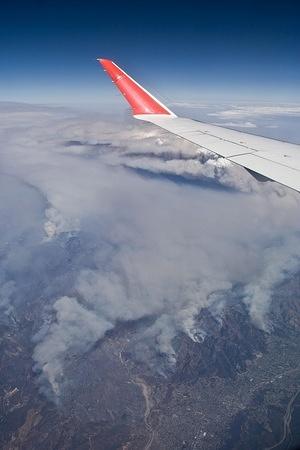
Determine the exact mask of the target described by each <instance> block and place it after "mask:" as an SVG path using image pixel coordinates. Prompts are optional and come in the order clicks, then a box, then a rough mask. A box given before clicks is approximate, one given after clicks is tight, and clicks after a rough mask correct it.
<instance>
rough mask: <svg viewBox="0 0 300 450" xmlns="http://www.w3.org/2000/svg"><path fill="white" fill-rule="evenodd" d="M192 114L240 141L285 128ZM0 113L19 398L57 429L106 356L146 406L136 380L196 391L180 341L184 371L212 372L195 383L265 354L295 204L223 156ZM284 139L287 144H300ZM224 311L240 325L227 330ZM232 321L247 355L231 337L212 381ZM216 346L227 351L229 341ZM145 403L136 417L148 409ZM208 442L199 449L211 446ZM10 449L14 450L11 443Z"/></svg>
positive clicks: (289, 259) (119, 128)
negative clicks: (228, 362) (23, 387)
mask: <svg viewBox="0 0 300 450" xmlns="http://www.w3.org/2000/svg"><path fill="white" fill-rule="evenodd" d="M194 106H195V105H193V108H192V110H191V109H187V108H190V106H187V105H186V106H184V105H181V108H186V113H187V114H189V113H191V111H193V115H194V117H196V118H197V117H198V118H202V119H203V118H204V119H206V120H210V121H212V122H218V123H225V124H226V123H227V124H228V123H229V124H230V126H232V127H236V128H237V129H238V128H239V129H244V127H246V128H250V125H249V124H250V123H251V131H252V130H253V132H260V133H261V134H265V135H269V136H272V137H281V138H285V136H286V134H287V132H288V131H289V130H290V129H291V127H292V125H291V124H293V121H294V120H295V119H297V120H299V115H300V112H299V111H300V108H299V106H298V105H295V104H294V105H281V106H280V107H278V106H276V107H273V106H271V105H269V106H268V107H266V106H265V105H255V106H254V105H245V104H244V105H228V104H227V105H226V104H225V105H211V104H210V105H202V106H201V108H198V109H197V108H195V107H194ZM0 114H1V152H0V161H1V190H0V192H1V203H0V204H1V206H0V208H1V214H0V218H1V219H0V229H1V236H2V239H1V242H2V244H1V287H0V292H1V309H2V312H3V316H2V323H3V327H4V329H5V327H8V329H11V330H14V331H13V333H14V334H13V335H14V336H15V337H14V339H18V337H17V336H19V335H20V336H23V337H22V341H23V342H27V344H26V345H27V350H26V352H25V350H24V354H26V355H27V358H29V359H28V361H29V362H28V364H29V366H28V367H29V373H31V374H32V372H31V370H32V369H31V368H30V361H31V367H32V368H33V370H34V373H35V374H36V375H35V377H34V378H32V379H31V381H30V383H31V384H30V386H31V387H30V389H33V388H37V389H38V390H39V392H40V393H41V395H42V397H41V399H44V400H43V402H45V404H49V405H51V404H53V403H54V404H55V405H57V406H56V407H55V408H58V409H57V411H61V414H63V416H64V414H66V412H64V411H65V409H64V408H66V405H68V404H69V402H70V401H71V402H73V400H71V399H72V398H76V395H77V394H76V392H77V393H78V395H83V404H85V403H86V407H87V408H88V404H89V403H88V400H87V397H85V396H86V395H87V393H84V392H83V393H82V392H81V385H82V383H83V380H84V383H89V382H90V383H91V385H93V384H94V383H96V384H95V386H98V387H97V389H100V392H101V389H102V388H101V386H102V387H103V386H105V385H106V383H107V382H108V381H109V377H108V378H107V376H108V375H105V374H106V371H107V369H106V368H105V365H106V364H108V361H109V360H110V356H108V355H106V356H105V357H104V355H102V356H101V358H102V359H101V361H102V365H103V367H102V369H101V366H100V367H98V369H97V371H98V372H97V373H98V375H97V376H99V377H100V380H102V381H100V380H99V381H98V382H96V380H95V379H94V375H92V372H91V374H90V375H89V376H87V375H83V374H84V372H82V374H81V370H82V369H83V368H84V367H85V366H86V364H90V363H88V362H87V361H88V358H89V357H90V356H89V355H93V354H95V355H96V354H97V352H99V351H100V352H102V351H104V352H106V350H105V348H106V347H105V346H106V345H112V346H113V347H112V348H114V350H113V351H112V355H113V354H116V357H117V360H118V361H119V356H120V358H121V359H120V361H119V363H120V362H121V363H122V364H126V366H127V367H128V370H129V372H128V373H129V374H130V373H131V372H130V370H133V372H132V374H133V373H135V372H134V371H135V370H137V369H134V368H133V367H134V366H131V365H132V364H137V366H136V367H139V364H141V365H142V366H141V367H140V369H138V375H136V377H137V378H133V381H134V383H136V389H139V388H140V387H141V386H142V385H141V383H145V386H144V387H143V392H144V394H145V395H148V394H149V395H150V391H152V390H153V389H154V386H155V384H153V385H151V382H150V384H149V385H147V382H149V380H151V377H153V380H156V381H155V383H158V384H157V385H156V389H157V388H158V386H159V385H160V383H164V381H163V380H171V379H173V380H175V379H177V380H179V379H181V380H182V382H183V383H185V381H184V380H187V379H191V377H195V376H196V373H198V374H199V375H197V376H196V378H197V379H198V376H200V378H199V380H200V381H201V380H202V378H201V375H200V374H201V370H202V369H200V366H199V368H198V369H197V370H196V369H193V368H192V367H191V368H189V369H185V371H183V366H182V364H183V363H182V361H181V360H182V358H186V356H184V355H185V351H187V350H185V351H183V349H182V345H183V344H182V343H184V342H186V344H184V345H186V346H187V347H186V348H187V349H188V348H191V349H192V348H193V349H194V350H193V352H196V351H197V352H200V353H199V355H201V358H200V361H199V364H208V365H209V366H210V365H211V364H212V361H213V360H215V363H214V364H212V368H211V369H205V370H204V374H205V373H207V375H209V373H210V370H213V372H212V373H218V374H219V375H218V376H220V377H221V378H220V379H222V377H223V376H229V373H231V370H233V374H234V372H235V371H236V370H239V369H237V367H243V365H244V358H245V357H246V355H247V357H246V358H247V359H251V358H255V354H258V353H259V352H260V351H263V345H265V344H263V343H262V342H263V340H262V339H271V342H273V341H272V339H275V337H274V338H272V336H273V335H274V336H276V335H277V334H276V333H277V332H276V329H277V328H276V327H278V322H277V319H276V317H277V316H276V314H277V313H276V308H275V309H274V307H272V302H273V297H274V294H275V292H276V291H277V289H278V287H280V286H282V285H283V283H286V282H291V280H293V279H294V277H297V274H298V271H299V264H300V254H299V244H300V242H299V239H300V238H299V219H300V209H299V201H300V200H299V195H298V194H297V193H296V192H293V191H291V190H289V189H287V188H284V187H282V186H279V185H278V184H276V183H271V182H267V183H258V182H257V181H256V180H255V179H254V178H252V177H251V176H250V175H249V174H247V173H246V172H245V171H244V170H243V169H241V168H239V167H237V166H234V165H231V164H229V163H228V162H226V161H225V160H223V159H222V158H217V157H216V156H215V155H212V154H209V153H207V152H206V151H203V150H201V149H197V148H196V147H195V146H193V145H190V144H187V143H185V142H184V141H182V140H180V139H177V138H175V137H172V136H170V135H168V134H167V133H164V132H162V131H161V130H159V129H155V128H152V127H151V126H149V125H147V124H141V123H139V122H135V121H133V119H129V118H126V119H125V120H119V121H115V122H112V121H111V120H110V119H107V118H105V117H103V116H101V115H99V114H95V113H94V114H93V115H91V114H88V113H83V112H78V111H76V110H70V109H69V110H68V109H65V108H50V107H47V106H31V105H26V104H9V103H3V104H1V112H0ZM228 126H229V125H228ZM296 132H298V133H299V131H298V130H296ZM296 132H295V134H294V135H293V136H292V139H293V140H294V141H295V142H297V140H298V142H299V139H300V135H297V134H296ZM228 308H229V309H228ZM232 308H233V309H232ZM228 311H236V313H234V312H228ZM238 311H240V312H239V313H238V314H242V315H241V317H243V319H241V318H239V319H237V318H235V314H237V312H238ZM274 311H275V312H274ZM207 314H208V315H209V316H207ZM205 317H206V319H205ZM208 317H211V318H212V319H208ZM228 317H229V318H228ZM211 320H214V321H215V324H216V325H214V326H212V322H211ZM235 320H237V322H236V323H235V322H234V321H235ZM241 320H243V321H245V323H247V327H249V333H250V335H251V336H253V337H252V338H251V339H250V338H247V339H248V344H247V345H246V341H247V339H246V341H245V342H244V341H243V339H245V337H239V339H242V341H241V342H240V344H239V350H238V353H237V355H236V356H234V355H235V353H233V351H232V349H231V350H230V352H229V353H227V350H226V349H225V348H223V347H222V346H221V349H222V352H224V353H225V354H227V356H226V358H228V357H229V358H237V359H236V360H235V359H233V361H232V368H231V369H230V371H229V372H228V373H227V371H228V370H229V369H228V368H227V369H226V370H225V368H222V369H220V368H219V369H218V367H219V364H220V362H219V359H218V358H219V356H217V353H216V356H214V357H212V355H208V354H207V356H205V351H206V350H205V349H206V347H207V345H210V344H209V342H210V341H211V339H216V340H217V341H216V343H215V344H214V345H213V348H215V350H213V352H216V351H217V350H216V349H217V348H218V346H219V345H221V344H218V339H220V337H221V335H222V333H224V331H222V330H223V329H225V330H226V329H227V327H228V326H229V328H228V330H233V329H235V328H236V327H237V330H239V329H240V327H241V326H242V325H241V324H242V323H243V322H241ZM228 321H229V322H228ZM232 321H233V323H231V322H232ZM217 324H218V325H217ZM123 326H124V327H125V328H124V333H125V335H124V336H128V337H127V341H126V340H124V342H123V339H125V337H124V336H123V335H122V333H123V332H122V331H120V330H122V327H123ZM128 326H129V329H128V328H127V327H128ZM132 326H133V327H134V328H133V331H131V332H130V334H129V335H127V333H129V331H128V330H130V327H132ZM216 326H217V328H215V327H216ZM120 327H121V328H120ZM247 327H246V328H245V330H247V329H248V328H247ZM218 330H219V331H218ZM251 330H252V331H251ZM227 332H228V331H226V333H227ZM245 332H246V331H245ZM107 333H108V334H107ZM110 333H113V334H110ZM114 333H116V334H114ZM119 333H121V334H119ZM236 333H237V334H238V335H239V336H242V334H243V332H242V331H236ZM247 333H248V331H247ZM274 333H275V334H274ZM110 336H111V337H110ZM122 336H123V337H122ZM263 336H265V337H264V338H263ZM178 338H180V340H179V341H178ZM226 340H227V342H228V345H229V344H230V345H231V344H232V345H233V343H234V338H233V337H228V338H227V339H226ZM4 342H6V341H5V340H4ZM122 342H123V344H122ZM179 342H181V344H180V345H181V347H180V348H179V347H178V345H179ZM243 342H244V343H243ZM110 343H111V344H110ZM272 345H273V344H272ZM118 346H121V347H119V350H117V349H118ZM122 346H123V348H124V349H125V348H126V349H127V350H126V352H129V353H128V355H127V354H126V352H125V350H123V351H122ZM128 346H129V347H128ZM193 346H195V347H193ZM249 346H250V347H249ZM101 349H102V350H101ZM220 351H221V350H220ZM114 352H115V353H114ZM118 352H120V355H119V356H118V354H119V353H118ZM123 352H125V353H123ZM201 352H204V353H201ZM243 352H244V356H242V355H243ZM105 354H106V353H105ZM126 355H127V356H126ZM220 355H221V353H220ZM99 357H100V356H99ZM74 358H75V360H76V364H75V367H74V366H73V364H74V362H73V360H74ZM82 358H83V360H81V359H82ZM86 358H87V359H86ZM103 358H104V359H103ZM124 358H125V359H124ZM197 358H198V357H197V353H195V354H194V356H193V357H192V360H194V361H196V360H197ZM212 358H213V359H212ZM222 358H223V357H222ZM80 361H82V362H80ZM105 361H106V362H105ZM263 361H264V360H263ZM281 363H282V364H283V361H281ZM81 364H83V366H82V369H81V368H80V367H81ZM114 364H115V363H114ZM128 364H129V366H128ZM197 364H198V363H197ZM21 365H22V363H21ZM221 366H222V363H221ZM91 367H92V365H91ZM130 367H131V369H130ZM245 367H246V366H245ZM253 367H255V365H254V366H253ZM22 370H25V369H24V368H23V369H22ZM101 370H102V372H101ZM120 370H121V367H120V368H119V369H116V376H119V377H120V380H123V381H119V383H122V382H125V379H126V378H124V377H125V375H124V374H123V375H122V372H121V371H120ZM122 370H123V369H122ZM194 370H196V372H195V373H194ZM207 370H208V372H207ZM243 370H245V368H244V369H243ZM251 370H252V369H251ZM253 370H254V369H253ZM255 370H256V369H255ZM276 370H277V369H276ZM118 371H119V372H118ZM218 371H220V372H218ZM7 373H9V372H7ZM246 373H248V372H246ZM117 374H118V375H117ZM7 376H8V375H7ZM31 376H32V375H31ZM86 376H87V378H86ZM132 376H133V375H132ZM230 376H231V375H230ZM272 376H273V375H272ZM82 377H84V378H82ZM143 377H146V378H143ZM147 377H150V379H149V378H147ZM170 377H171V378H170ZM174 377H175V378H174ZM176 377H177V378H176ZM105 380H106V381H105ZM141 380H142V381H141ZM147 380H148V381H147ZM159 380H160V381H159ZM208 380H209V378H208ZM200 381H199V382H200ZM201 382H202V381H201ZM152 383H154V381H152ZM172 383H175V381H173V382H172ZM172 383H171V385H172ZM176 383H177V381H176ZM176 383H175V384H174V385H173V386H174V387H173V388H174V389H175V391H174V392H176V389H177V388H175V386H176ZM147 386H148V387H147ZM149 386H152V387H149ZM288 386H289V385H288ZM12 388H13V386H11V385H8V386H7V387H6V388H5V389H9V390H8V391H5V392H6V394H5V395H7V392H11V389H12ZM19 389H20V387H18V390H19ZM106 389H110V390H111V389H112V387H110V388H108V387H106ZM124 389H125V388H124ZM145 389H146V390H145ZM147 389H150V391H149V392H148V390H147ZM290 389H291V388H290ZM193 390H194V391H195V393H196V392H197V388H196V387H194V388H193ZM112 392H113V391H112ZM147 392H148V394H147ZM18 395H19V394H18ZM24 395H25V394H24ZM27 395H28V394H27ZM44 395H45V396H46V397H44ZM99 395H100V393H99ZM101 395H104V394H101ZM111 395H112V396H114V395H116V393H115V394H113V393H112V394H111ZM122 395H129V393H128V394H127V393H126V389H125V390H124V393H123V394H119V396H120V401H123V400H124V401H125V397H124V398H123V397H122ZM157 395H158V394H157ZM195 395H196V394H195ZM223 395H225V394H223ZM226 395H230V394H226ZM219 397H220V398H222V395H221V396H219ZM28 398H30V397H28ZM96 398H97V395H96ZM112 398H113V397H112ZM149 398H150V400H149V401H150V403H151V402H152V403H151V404H150V406H149V408H150V409H149V411H148V414H150V412H151V408H152V406H153V402H154V401H155V400H154V399H153V398H151V397H149ZM99 399H100V397H99ZM24 401H25V400H24V399H23V400H22V402H24ZM103 401H105V400H103ZM132 401H133V400H132ZM232 401H233V399H232ZM22 402H21V401H20V402H19V403H20V404H23V403H22ZM27 402H28V401H27ZM30 402H32V400H30V401H29V403H27V406H25V405H26V402H25V403H24V404H23V406H22V411H23V413H22V414H26V408H29V407H30V404H31V403H30ZM113 402H114V400H112V405H111V408H112V410H113V411H114V408H115V407H114V404H113ZM138 404H139V405H142V404H143V403H141V402H140V403H138ZM151 405H152V406H151ZM31 407H32V406H31ZM77 407H78V406H76V405H75V406H74V408H75V411H76V408H77ZM103 407H104V405H103ZM139 407H141V406H139ZM16 408H17V410H18V407H16ZM120 410H122V407H120ZM216 410H217V409H216ZM233 410H234V408H233V409H232V411H233ZM20 411H21V410H20ZM37 411H38V410H37ZM86 411H88V410H86ZM99 411H102V409H101V407H100V410H99ZM103 411H104V410H103ZM37 414H38V413H37ZM74 414H75V415H76V414H77V413H74ZM93 414H95V413H93ZM93 414H92V413H90V416H91V417H90V420H96V416H93ZM99 414H100V412H99ZM101 414H102V413H101ZM113 414H114V413H113ZM208 416H209V413H208V412H207V417H208ZM150 417H151V416H150ZM166 417H167V416H166ZM45 420H46V419H45ZM97 420H98V419H97ZM116 420H117V419H116ZM118 420H119V419H118ZM145 420H146V419H145ZM147 420H148V419H147ZM118 423H119V422H118ZM217 423H218V422H217V421H216V419H214V420H212V421H211V423H210V425H209V426H210V427H212V429H213V428H214V426H217ZM151 426H152V425H151ZM100 428H101V427H100ZM185 431H186V432H187V433H188V428H186V430H185ZM34 432H35V431H34V428H33V429H32V431H29V432H28V433H29V435H28V436H29V437H28V439H30V436H31V434H30V433H34ZM70 433H71V432H70ZM33 435H34V434H33ZM33 435H32V436H33ZM8 436H9V435H8ZM122 436H123V435H122V434H121V435H120V436H119V437H120V439H121V441H122V439H123V437H122ZM102 438H103V437H102ZM102 438H101V439H102ZM202 438H203V436H202ZM141 439H142V438H141ZM153 439H154V438H153ZM161 439H164V438H163V435H161ZM174 439H175V435H174ZM211 439H212V444H211V445H212V447H209V448H218V447H217V444H216V443H217V442H218V440H217V439H216V438H211ZM35 440H36V438H35ZM7 442H9V441H7ZM45 442H46V443H45V445H48V447H47V448H52V447H51V444H50V443H49V442H48V443H47V441H45ZM158 442H163V440H161V441H159V440H158V441H157V444H156V445H159V444H158ZM174 442H175V441H174ZM173 444H174V443H173ZM173 444H172V445H173ZM20 445H21V447H20V448H27V447H26V444H25V441H24V442H23V444H20ZM22 445H24V446H23V447H22ZM30 445H32V443H31V444H30ZM97 445H98V447H96V448H99V443H98V444H97ZM134 445H137V448H138V446H139V445H140V444H138V441H137V442H136V444H134V441H133V442H132V448H135V447H134ZM174 445H175V444H174ZM176 445H177V444H176ZM207 445H208V444H207ZM7 448H10V447H9V446H8V447H7ZM31 448H32V447H31ZM104 448H105V447H104ZM155 448H160V447H155ZM170 448H171V447H170ZM172 448H175V447H172ZM176 448H177V447H176ZM207 448H208V447H207Z"/></svg>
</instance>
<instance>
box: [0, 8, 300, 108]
mask: <svg viewBox="0 0 300 450" xmlns="http://www.w3.org/2000/svg"><path fill="white" fill-rule="evenodd" d="M299 16H300V2H298V1H280V2H276V1H263V0H261V1H260V2H258V1H247V0H246V1H239V2H232V1H201V0H199V1H198V2H193V1H183V0H182V1H180V2H179V1H172V2H169V1H161V2H157V1H147V2H136V1H125V0H123V1H117V0H115V1H111V0H110V1H103V2H102V1H95V2H93V1H88V0H87V1H83V0H81V1H49V0H46V1H34V2H33V1H26V0H23V1H22V2H21V1H19V0H17V1H10V2H6V3H2V5H1V16H0V56H1V71H0V99H3V100H15V101H18V100H20V101H32V102H54V103H62V104H63V103H68V102H74V103H79V104H80V103H89V102H95V103H97V102H101V101H102V102H103V103H104V102H109V101H112V102H118V101H119V100H116V97H117V94H115V92H114V91H113V89H112V86H111V85H110V84H109V82H108V80H107V79H106V78H105V76H104V74H102V73H101V71H100V68H99V67H98V65H97V62H96V57H99V56H100V57H106V58H110V59H113V60H115V61H116V62H117V63H118V64H119V65H120V66H121V67H123V68H124V69H125V70H126V71H128V73H129V74H131V75H132V76H133V77H134V78H136V79H137V80H138V81H139V82H140V83H141V84H144V85H145V86H146V87H147V88H148V89H149V90H151V89H152V90H154V94H157V92H158V93H160V94H162V97H163V98H165V99H169V101H170V100H173V101H180V102H184V101H197V102H199V101H201V100H203V101H209V100H212V101H217V100H221V101H223V100H229V101H230V100H249V99H253V100H255V101H257V100H272V101H282V102H284V101H299V100H300V89H299V82H300V26H299Z"/></svg>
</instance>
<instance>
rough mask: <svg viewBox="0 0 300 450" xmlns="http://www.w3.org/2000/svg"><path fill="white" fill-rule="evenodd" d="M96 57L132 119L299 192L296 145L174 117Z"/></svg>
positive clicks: (113, 66) (298, 147)
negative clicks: (155, 127) (128, 105)
mask: <svg viewBox="0 0 300 450" xmlns="http://www.w3.org/2000/svg"><path fill="white" fill-rule="evenodd" d="M98 61H99V62H100V64H101V65H102V66H103V68H104V70H105V71H106V72H107V74H108V75H109V76H110V78H111V79H112V81H113V83H115V85H116V86H117V88H118V89H119V90H120V92H121V94H122V95H123V96H124V97H125V99H126V100H127V101H128V103H129V104H130V106H131V108H132V112H133V116H134V117H135V118H136V119H140V120H144V121H146V122H151V123H153V124H154V125H157V126H159V127H161V128H163V129H164V130H167V131H169V132H170V133H173V134H175V135H177V136H180V137H181V138H183V139H186V140H187V141H190V142H192V143H194V144H196V145H197V146H199V147H202V148H205V149H207V150H210V151H211V152H214V153H216V154H218V155H220V156H222V157H224V158H226V159H228V160H229V161H231V162H233V163H235V164H238V165H240V166H243V167H244V168H245V169H247V170H248V171H250V173H253V174H254V175H255V174H256V175H257V174H258V176H259V175H260V176H262V178H267V179H270V180H273V181H277V182H278V183H280V184H283V185H285V186H288V187H290V188H292V189H295V190H296V191H298V192H300V145H297V144H290V143H288V142H282V141H279V140H274V139H269V138H265V137H261V136H255V135H252V134H248V133H243V132H240V131H234V130H231V129H228V128H223V127H219V126H215V125H211V124H208V123H205V122H199V121H197V120H192V119H187V118H184V117H177V116H176V115H175V114H174V113H173V112H172V111H170V110H169V109H168V108H167V107H166V106H165V105H163V104H162V103H161V102H160V101H159V100H158V99H156V98H155V97H154V96H153V95H151V94H150V93H149V92H148V91H147V90H146V89H144V88H143V87H142V86H141V85H139V84H138V83H137V82H136V81H134V80H133V79H132V78H131V77H130V76H129V75H128V74H126V73H125V72H124V71H123V70H122V69H120V67H118V66H117V65H116V64H115V63H114V62H113V61H110V60H108V59H98ZM258 179H259V177H258Z"/></svg>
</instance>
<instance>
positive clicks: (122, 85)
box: [98, 59, 174, 116]
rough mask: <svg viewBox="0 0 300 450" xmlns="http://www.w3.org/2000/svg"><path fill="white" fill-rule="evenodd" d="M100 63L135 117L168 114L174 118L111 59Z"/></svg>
mask: <svg viewBox="0 0 300 450" xmlns="http://www.w3.org/2000/svg"><path fill="white" fill-rule="evenodd" d="M98 61H99V63H100V64H101V65H102V66H103V68H104V70H105V71H106V72H107V73H108V75H109V76H110V78H111V79H112V81H113V83H115V84H116V86H117V87H118V89H119V90H120V92H121V94H122V95H123V96H124V97H125V99H126V100H127V101H128V103H129V104H130V106H131V108H132V112H133V114H134V115H139V114H165V115H166V114H167V115H171V116H174V114H173V113H172V111H170V110H169V109H168V108H167V107H166V106H164V105H163V104H162V103H161V102H160V101H159V100H157V99H156V98H155V97H153V96H152V95H151V94H150V93H149V92H147V91H146V89H144V88H143V87H142V86H140V85H139V84H138V83H137V82H136V81H134V80H133V79H132V78H131V77H130V76H129V75H127V74H126V73H125V72H124V71H123V70H122V69H120V67H118V66H117V65H116V64H115V63H114V62H112V61H110V60H109V59H98Z"/></svg>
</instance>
